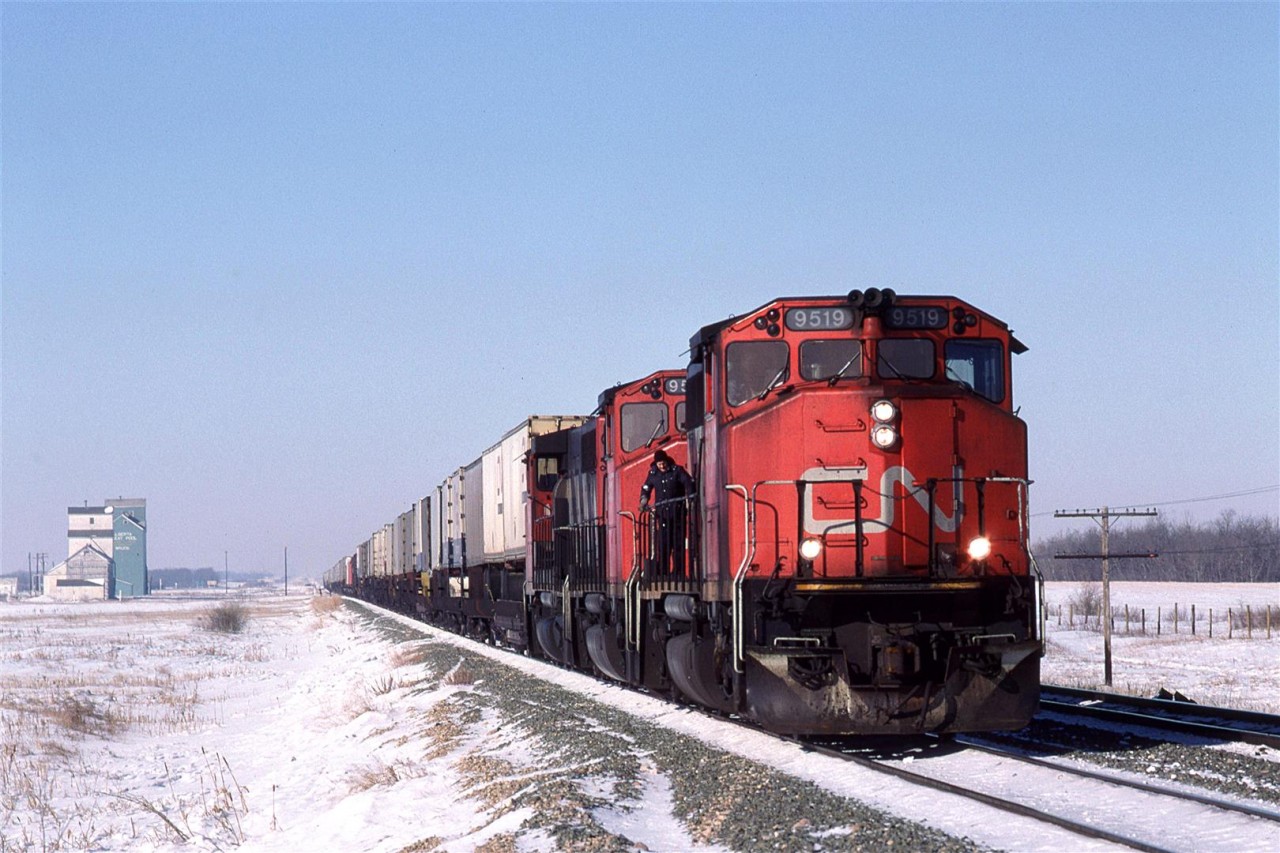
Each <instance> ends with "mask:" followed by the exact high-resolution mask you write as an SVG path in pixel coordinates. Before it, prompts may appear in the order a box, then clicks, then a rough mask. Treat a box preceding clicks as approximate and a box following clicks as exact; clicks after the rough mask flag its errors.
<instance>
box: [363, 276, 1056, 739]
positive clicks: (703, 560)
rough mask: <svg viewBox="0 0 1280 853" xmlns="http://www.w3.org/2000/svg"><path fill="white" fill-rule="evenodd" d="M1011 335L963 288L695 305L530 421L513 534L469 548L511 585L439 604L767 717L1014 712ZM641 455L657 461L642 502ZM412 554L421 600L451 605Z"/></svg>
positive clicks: (995, 715) (1026, 589)
mask: <svg viewBox="0 0 1280 853" xmlns="http://www.w3.org/2000/svg"><path fill="white" fill-rule="evenodd" d="M1024 350H1025V347H1023V346H1022V344H1021V343H1020V342H1019V341H1018V340H1017V339H1016V338H1015V337H1013V335H1012V334H1011V333H1010V331H1009V329H1008V327H1007V326H1006V325H1005V324H1004V323H1002V322H1000V321H999V320H996V319H995V318H993V317H991V316H989V315H987V314H984V313H983V312H981V311H979V310H977V309H975V308H973V307H972V306H971V305H969V304H967V303H965V302H963V301H961V300H959V299H956V298H954V297H948V296H938V297H929V296H910V297H906V296H904V297H898V296H896V295H895V294H894V293H893V292H892V291H890V290H884V291H880V290H875V289H871V290H867V291H865V292H863V291H853V292H852V293H850V294H848V295H847V296H844V297H804V298H795V299H778V300H775V301H773V302H770V303H768V304H766V305H763V306H761V307H760V308H758V309H756V310H755V311H752V312H750V313H749V314H746V315H744V316H742V317H737V318H734V319H731V320H727V321H724V322H721V323H716V324H713V325H710V326H706V327H704V328H702V329H701V330H700V331H698V333H697V334H696V335H694V336H693V338H692V340H691V341H690V352H691V361H690V364H689V367H688V369H687V370H686V371H662V372H658V373H654V374H652V375H650V376H648V377H645V378H644V379H640V380H637V381H635V382H632V383H629V384H626V385H623V386H620V387H617V388H613V389H610V390H608V391H606V392H605V393H604V394H602V395H601V397H600V401H599V408H598V410H597V412H596V413H595V414H594V415H593V416H591V417H587V418H583V419H574V421H572V423H573V425H571V426H569V427H568V428H565V429H559V430H552V431H544V432H542V433H541V434H535V435H532V437H531V441H530V444H529V452H528V454H527V455H526V457H525V458H524V459H523V460H522V461H521V463H520V464H523V465H525V466H526V476H527V495H528V502H527V507H528V510H527V514H526V519H525V520H526V530H527V535H525V536H524V541H525V543H526V545H525V558H524V560H523V561H519V560H514V561H513V560H510V559H507V560H504V561H503V562H502V563H501V564H500V565H495V564H490V563H486V564H485V571H487V572H489V573H490V575H492V573H494V572H497V574H498V575H501V576H502V577H500V578H498V579H497V580H493V579H491V580H490V582H489V583H490V586H491V587H492V588H494V589H501V590H504V591H506V592H505V593H504V596H503V597H504V598H507V599H514V597H513V596H511V595H510V592H509V591H510V590H512V589H513V588H521V586H522V588H523V596H522V601H515V600H509V601H508V605H507V609H508V611H509V614H510V615H509V618H507V619H505V620H503V621H502V624H501V625H495V624H494V623H493V622H492V621H491V620H489V621H486V619H485V618H483V615H484V614H487V613H492V612H493V607H492V605H491V604H490V605H489V606H488V608H487V610H486V609H482V610H477V611H475V612H476V613H480V614H481V617H479V623H480V624H476V623H475V619H476V618H477V617H474V616H473V620H472V622H471V623H468V622H467V621H466V620H456V619H455V620H453V621H452V622H451V624H452V625H453V626H454V627H455V628H459V627H467V626H468V625H469V627H470V628H471V629H472V630H475V631H476V632H477V633H482V634H484V635H485V636H494V637H496V638H497V639H499V640H500V641H502V642H504V643H506V644H508V645H511V646H513V647H515V648H518V649H523V650H527V651H528V652H529V653H531V654H538V655H544V656H546V657H548V658H551V659H553V660H555V661H557V662H558V663H560V664H562V665H566V666H573V667H578V668H583V669H589V670H593V671H595V672H597V673H598V674H600V675H603V676H607V677H609V678H612V679H615V680H618V681H622V682H626V683H630V684H633V685H636V686H639V687H644V688H647V689H649V690H651V691H655V692H660V693H671V694H673V695H674V696H676V697H679V698H682V699H684V700H685V701H689V702H692V703H696V704H699V705H703V706H705V707H707V708H710V709H713V710H716V711H720V712H723V713H735V714H739V715H741V716H743V717H746V718H750V719H752V720H755V721H756V722H758V723H760V724H761V725H762V726H764V727H765V728H768V729H770V730H773V731H778V732H785V733H790V734H819V733H833V734H836V733H839V734H846V733H866V734H906V733H918V732H926V731H932V732H955V731H975V730H991V729H1016V728H1020V727H1022V726H1023V725H1025V724H1026V723H1027V721H1029V720H1030V718H1031V716H1032V714H1033V713H1034V712H1035V709H1036V706H1037V701H1038V693H1039V659H1040V655H1041V653H1042V650H1043V647H1042V640H1041V637H1042V631H1041V623H1040V619H1041V606H1040V601H1041V594H1040V593H1041V588H1040V582H1039V578H1038V575H1037V574H1036V573H1035V571H1034V566H1033V563H1032V560H1031V556H1030V553H1029V551H1028V547H1027V541H1028V531H1027V485H1028V480H1027V440H1026V428H1025V425H1024V424H1023V422H1022V421H1021V420H1020V419H1019V418H1018V417H1017V415H1016V414H1015V412H1014V409H1013V405H1012V383H1011V377H1010V359H1011V357H1012V355H1013V354H1015V353H1019V352H1022V351H1024ZM659 457H661V458H662V459H663V460H666V461H663V463H662V465H661V466H655V462H654V460H655V459H656V458H659ZM659 468H660V469H661V470H659ZM684 469H687V471H688V474H689V475H690V476H689V477H685V476H684ZM646 480H648V482H649V483H650V484H653V483H668V484H670V483H677V485H676V486H675V487H674V490H668V491H669V492H670V494H659V495H657V496H656V497H658V498H659V499H658V500H655V501H652V502H649V503H647V504H642V501H641V491H642V486H643V484H645V482H646ZM678 483H686V484H688V485H687V486H680V485H678ZM689 486H692V488H690V487H689ZM658 491H659V492H662V491H663V488H662V487H661V486H660V487H659V489H658ZM439 493H440V490H437V494H439ZM420 503H421V502H420ZM438 503H439V502H438ZM427 504H428V506H427V508H426V509H424V510H423V511H425V512H428V513H433V514H436V515H440V516H442V517H445V516H447V515H448V512H449V507H446V506H437V507H436V508H435V509H431V508H430V502H429V501H428V502H427ZM433 529H435V528H434V526H433ZM473 535H474V534H473ZM486 535H487V534H486ZM450 541H451V543H452V540H450ZM427 550H428V551H430V550H431V549H430V548H429V547H428V549H427ZM462 550H463V551H464V552H465V548H463V549H462ZM432 565H433V566H434V568H433V569H432V570H431V571H429V572H424V573H423V575H422V577H423V581H424V583H423V585H422V586H423V590H424V596H425V599H426V603H425V604H423V605H421V606H420V607H419V608H417V609H419V610H420V611H422V612H423V613H426V614H431V613H445V612H449V613H453V612H457V611H458V610H459V609H462V610H464V611H465V610H466V609H467V608H466V605H464V604H463V603H462V602H461V600H460V599H459V596H461V595H463V594H464V593H463V589H464V586H465V585H459V584H458V583H456V582H455V583H453V584H452V585H451V584H450V583H449V581H448V578H449V577H450V576H451V575H450V573H451V572H456V571H457V570H456V569H455V568H451V567H449V566H446V565H437V564H435V563H432ZM344 566H345V564H344ZM464 570H465V569H464ZM344 579H345V578H344ZM388 583H390V582H388ZM451 590H452V595H453V597H454V601H453V602H452V603H449V602H444V603H441V602H437V601H433V600H432V599H433V597H437V598H438V597H440V596H449V595H450V594H451ZM471 597H472V598H473V599H474V598H476V596H475V595H474V594H471ZM482 604H483V602H482ZM472 609H473V610H475V608H472Z"/></svg>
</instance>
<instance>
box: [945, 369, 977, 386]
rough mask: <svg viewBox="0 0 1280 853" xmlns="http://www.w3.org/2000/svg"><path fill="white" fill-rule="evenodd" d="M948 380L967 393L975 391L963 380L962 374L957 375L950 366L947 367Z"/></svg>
mask: <svg viewBox="0 0 1280 853" xmlns="http://www.w3.org/2000/svg"><path fill="white" fill-rule="evenodd" d="M947 378H948V379H950V380H951V381H952V382H954V383H956V384H957V385H959V386H960V387H961V388H963V389H964V390H966V391H972V390H973V386H972V385H970V384H969V383H968V382H966V381H965V380H964V379H961V378H960V374H959V373H956V372H955V370H953V369H952V368H951V367H950V366H949V365H948V367H947Z"/></svg>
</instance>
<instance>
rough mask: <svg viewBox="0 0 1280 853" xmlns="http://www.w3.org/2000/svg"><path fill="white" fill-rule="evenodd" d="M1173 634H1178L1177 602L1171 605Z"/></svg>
mask: <svg viewBox="0 0 1280 853" xmlns="http://www.w3.org/2000/svg"><path fill="white" fill-rule="evenodd" d="M1173 633H1175V634H1176V633H1178V602H1176V601H1175V602H1174V603H1173Z"/></svg>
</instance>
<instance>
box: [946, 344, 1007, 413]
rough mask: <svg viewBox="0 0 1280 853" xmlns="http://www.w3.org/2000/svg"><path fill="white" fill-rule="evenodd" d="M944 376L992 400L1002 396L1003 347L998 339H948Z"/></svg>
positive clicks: (994, 401) (995, 401) (1000, 398)
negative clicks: (945, 372)
mask: <svg viewBox="0 0 1280 853" xmlns="http://www.w3.org/2000/svg"><path fill="white" fill-rule="evenodd" d="M946 354H947V378H948V379H951V380H954V381H956V382H961V383H963V384H964V385H965V386H966V387H968V388H971V389H973V391H974V392H975V393H977V394H981V395H982V396H983V397H986V398H987V399H988V400H990V401H991V402H993V403H999V402H1000V401H1002V400H1003V399H1004V347H1002V346H1001V345H1000V342H999V341H961V340H950V341H947V346H946Z"/></svg>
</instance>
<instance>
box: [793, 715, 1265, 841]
mask: <svg viewBox="0 0 1280 853" xmlns="http://www.w3.org/2000/svg"><path fill="white" fill-rule="evenodd" d="M800 743H801V745H802V746H803V747H804V748H805V749H809V750H812V751H814V752H819V753H822V754H825V755H829V756H835V757H839V758H842V759H844V760H846V761H850V762H853V763H855V764H857V765H859V766H861V767H865V768H867V769H869V770H873V771H875V772H878V773H884V774H887V775H891V776H894V777H896V778H899V779H902V780H904V781H907V782H910V783H912V784H917V785H923V786H926V787H929V788H931V789H934V790H938V791H942V792H945V793H948V794H953V795H955V796H958V797H963V798H965V799H968V800H973V801H976V802H979V803H982V804H984V805H987V806H990V807H992V808H995V809H999V810H1001V811H1004V812H1008V813H1010V814H1016V815H1019V816H1022V817H1026V818H1030V819H1032V820H1035V821H1039V822H1041V823H1047V824H1051V825H1053V826H1057V827H1059V828H1061V829H1065V830H1067V831H1069V832H1072V833H1074V834H1076V835H1079V836H1082V837H1084V838H1092V839H1097V840H1101V841H1106V842H1110V843H1113V844H1118V845H1122V846H1124V847H1128V848H1130V849H1133V850H1144V851H1181V850H1188V851H1190V850H1201V849H1232V850H1237V849H1250V848H1251V847H1253V848H1256V849H1261V850H1269V849H1276V848H1277V846H1278V845H1280V809H1270V808H1266V807H1263V806H1259V805H1256V804H1252V803H1245V802H1241V801H1237V800H1231V799H1226V798H1222V797H1216V796H1212V795H1210V794H1206V793H1204V792H1200V791H1193V790H1185V789H1181V788H1174V787H1170V786H1165V785H1158V784H1153V783H1150V782H1145V781H1141V780H1137V779H1134V778H1129V777H1126V776H1124V775H1122V774H1119V773H1108V772H1105V771H1101V770H1098V769H1091V768H1084V767H1079V766H1075V765H1073V764H1070V763H1065V762H1058V761H1049V760H1046V759H1041V758H1036V757H1033V756H1029V755H1026V754H1023V753H1021V752H1019V751H1017V750H1009V749H1003V748H1000V747H996V746H992V745H987V744H981V743H976V742H972V741H970V740H968V739H967V738H966V739H960V740H955V741H947V740H929V741H927V742H926V741H924V740H923V739H916V740H915V741H913V742H910V743H907V742H898V744H897V746H896V747H894V748H891V749H890V750H888V751H885V750H883V749H876V748H874V747H873V748H870V749H868V747H867V745H866V739H847V740H838V741H829V742H815V741H800ZM912 744H914V745H912ZM1082 816H1084V817H1082ZM1171 818H1172V820H1171ZM1253 839H1256V844H1251V843H1250V841H1251V840H1253ZM1242 840H1243V843H1242Z"/></svg>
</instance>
